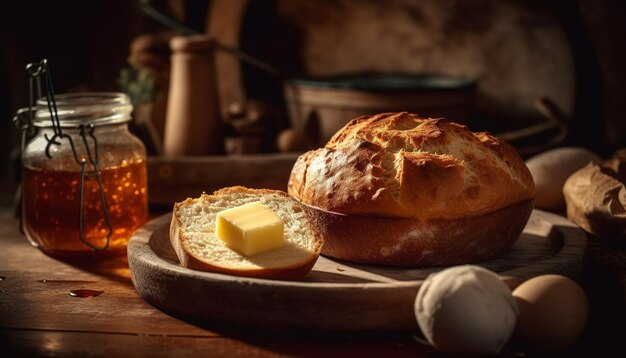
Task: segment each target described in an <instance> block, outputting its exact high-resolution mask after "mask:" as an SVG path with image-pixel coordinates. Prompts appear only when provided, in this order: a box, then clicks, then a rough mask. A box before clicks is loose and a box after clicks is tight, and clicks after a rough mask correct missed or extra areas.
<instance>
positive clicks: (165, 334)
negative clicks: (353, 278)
mask: <svg viewBox="0 0 626 358" xmlns="http://www.w3.org/2000/svg"><path fill="white" fill-rule="evenodd" d="M0 248H1V249H0V277H1V278H2V279H1V280H0V357H14V356H15V357H32V356H64V357H66V356H69V357H73V356H76V357H130V356H151V357H164V356H174V357H193V356H200V355H202V356H216V357H226V356H229V357H230V356H245V357H266V356H274V357H280V356H325V357H326V356H372V355H373V356H384V355H389V354H391V355H393V356H401V357H402V356H406V357H410V356H418V357H430V356H435V355H436V354H435V352H434V351H433V350H432V349H431V348H429V347H427V346H425V345H423V344H420V343H418V342H417V341H416V339H415V338H414V337H413V335H414V334H416V332H392V333H376V332H370V333H366V334H341V335H337V334H321V333H318V334H311V333H308V334H305V333H302V332H285V331H275V330H273V329H272V327H269V329H267V330H263V331H259V330H255V329H250V328H249V327H247V325H246V324H245V322H242V323H241V324H239V325H231V326H225V325H219V324H215V323H214V322H210V321H204V322H197V321H194V320H192V319H184V318H180V317H178V318H177V317H173V316H171V315H168V314H166V313H164V312H162V311H160V310H158V309H156V308H155V307H153V306H152V305H150V304H149V303H147V302H146V301H144V300H143V299H142V298H141V297H140V296H139V294H138V293H137V292H136V291H135V289H134V288H133V285H132V283H131V280H130V274H129V270H128V266H127V261H126V259H125V258H124V259H109V260H105V261H99V262H97V263H91V264H89V263H80V262H63V261H59V260H56V259H53V258H50V257H48V256H46V255H44V254H43V253H41V252H40V251H39V250H37V249H36V248H33V247H31V246H30V245H29V244H28V242H27V240H26V239H25V238H24V237H23V236H22V235H21V234H20V233H19V230H18V222H17V220H15V219H13V218H7V217H3V218H0ZM74 289H93V290H101V291H104V293H103V294H102V295H100V296H97V297H93V298H74V297H70V296H69V295H68V292H69V291H70V290H74Z"/></svg>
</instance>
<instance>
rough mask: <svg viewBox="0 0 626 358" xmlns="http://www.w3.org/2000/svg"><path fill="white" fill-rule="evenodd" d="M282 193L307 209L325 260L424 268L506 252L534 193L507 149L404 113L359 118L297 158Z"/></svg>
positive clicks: (488, 138) (482, 137)
mask: <svg viewBox="0 0 626 358" xmlns="http://www.w3.org/2000/svg"><path fill="white" fill-rule="evenodd" d="M289 194H290V195H291V196H293V197H294V198H296V199H298V200H299V201H300V202H302V203H304V204H306V205H305V210H306V211H307V213H308V214H309V216H310V217H311V219H312V221H313V223H314V225H315V226H316V227H317V230H318V231H319V232H320V233H321V234H322V236H323V237H324V240H325V244H324V247H323V249H322V253H323V254H325V255H328V256H332V257H336V258H339V259H344V260H349V261H354V262H361V263H373V264H387V265H395V266H424V265H428V266H431V265H450V264H461V263H471V262H477V261H480V260H485V259H488V258H491V257H494V256H496V255H498V254H500V253H501V252H502V251H504V250H506V249H507V248H508V247H510V246H511V245H512V244H513V243H514V242H515V240H517V238H518V237H519V235H520V233H521V232H522V230H523V228H524V226H525V224H526V222H527V221H528V218H529V216H530V213H531V212H532V209H533V202H534V195H535V189H534V184H533V179H532V176H531V174H530V172H529V170H528V168H527V167H526V165H525V164H524V161H523V160H522V159H521V158H520V156H519V155H518V154H517V152H516V151H515V149H514V148H513V147H511V146H510V145H508V144H507V143H505V142H503V141H501V140H499V139H498V138H496V137H493V136H492V135H490V134H489V133H486V132H479V133H473V132H471V131H470V130H469V129H468V128H467V127H466V126H464V125H460V124H456V123H452V122H449V121H447V120H445V119H430V118H429V119H424V118H420V117H419V116H417V115H414V114H409V113H406V112H402V113H383V114H378V115H374V116H362V117H359V118H356V119H354V120H352V121H351V122H349V123H348V124H346V125H345V126H344V127H343V128H342V129H340V130H339V131H338V132H337V133H336V134H335V135H334V136H333V137H332V138H331V139H330V141H329V142H328V143H327V144H326V146H325V147H324V148H321V149H317V150H313V151H309V152H307V153H304V154H303V155H301V156H300V157H299V158H298V160H297V161H296V163H295V165H294V167H293V170H292V172H291V176H290V179H289Z"/></svg>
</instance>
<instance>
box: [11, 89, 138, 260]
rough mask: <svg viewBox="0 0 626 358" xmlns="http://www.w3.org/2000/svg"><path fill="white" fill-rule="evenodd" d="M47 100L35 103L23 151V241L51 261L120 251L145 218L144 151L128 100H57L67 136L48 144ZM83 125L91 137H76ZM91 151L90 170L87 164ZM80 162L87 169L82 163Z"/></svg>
mask: <svg viewBox="0 0 626 358" xmlns="http://www.w3.org/2000/svg"><path fill="white" fill-rule="evenodd" d="M44 101H45V100H40V102H41V103H40V102H38V106H37V112H36V117H35V121H34V123H33V124H34V126H35V128H37V131H38V133H37V134H36V135H35V137H34V138H33V139H32V140H31V141H30V142H29V143H28V144H27V145H26V147H25V149H24V152H23V154H22V163H23V167H22V174H23V178H22V187H23V193H22V195H23V229H24V232H25V233H26V236H27V237H28V239H29V240H30V242H31V243H32V244H33V245H34V246H37V247H39V248H40V249H41V250H42V251H44V252H46V253H47V254H50V255H53V256H62V257H68V256H69V257H76V256H87V255H91V254H94V253H95V252H96V251H97V252H98V254H102V253H104V254H124V253H125V252H126V245H127V242H128V239H129V238H130V236H131V235H132V234H133V232H134V231H135V230H137V229H138V228H139V227H141V226H142V225H143V224H144V223H145V221H146V220H147V216H148V199H147V195H148V193H147V170H146V152H145V148H144V146H143V144H142V143H141V141H139V139H137V138H136V137H135V136H134V135H132V134H131V133H130V132H129V130H128V127H127V123H128V121H129V120H130V113H131V111H132V106H131V105H130V103H129V101H128V97H127V96H126V95H124V94H118V93H79V94H68V95H59V96H57V101H56V104H57V108H58V113H59V123H60V125H61V129H62V130H63V133H64V134H65V137H59V138H58V140H57V142H58V144H53V145H50V141H49V138H51V136H53V135H54V130H53V127H52V122H51V121H50V120H49V118H50V117H49V115H50V114H49V113H48V112H47V106H45V103H46V102H44ZM86 124H89V125H90V126H92V127H91V128H93V133H92V134H93V137H90V136H85V135H84V132H83V134H81V130H83V131H84V129H85V125H86ZM81 128H82V129H81ZM46 137H47V138H46ZM94 138H95V140H94ZM70 142H71V143H70ZM46 148H47V150H48V154H49V156H48V155H46ZM87 148H89V150H87ZM96 154H97V163H96V164H97V165H96V166H94V165H92V162H91V161H90V160H88V159H90V158H91V159H94V156H95V155H96ZM90 156H91V157H90ZM83 160H84V161H85V165H84V170H83V169H82V168H81V165H80V164H79V162H80V161H83ZM96 168H97V170H96ZM96 173H97V174H99V180H98V176H97V175H96ZM81 181H82V201H81ZM103 199H104V200H103ZM103 203H104V205H103ZM81 210H82V215H81ZM81 219H82V220H81ZM81 221H82V239H83V240H84V241H86V242H87V243H88V244H87V243H85V242H83V241H82V240H81V225H80V223H81Z"/></svg>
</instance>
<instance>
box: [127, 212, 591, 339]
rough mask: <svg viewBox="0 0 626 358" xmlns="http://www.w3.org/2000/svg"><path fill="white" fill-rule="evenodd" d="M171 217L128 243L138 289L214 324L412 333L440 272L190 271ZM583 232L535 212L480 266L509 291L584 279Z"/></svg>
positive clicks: (334, 266)
mask: <svg viewBox="0 0 626 358" xmlns="http://www.w3.org/2000/svg"><path fill="white" fill-rule="evenodd" d="M169 219H170V216H169V214H166V215H164V216H162V217H159V218H157V219H155V220H153V221H151V222H149V223H148V224H146V226H145V227H144V228H142V229H141V230H139V231H138V232H137V233H136V234H135V235H134V236H133V238H132V239H131V241H130V243H129V250H128V254H129V255H128V257H129V266H130V270H131V276H132V279H133V284H134V285H135V287H136V289H137V291H138V292H139V293H140V295H141V296H142V297H144V298H145V299H146V300H147V301H149V302H151V303H152V304H154V305H155V306H157V307H160V308H162V309H164V310H166V311H169V312H176V313H178V314H184V315H189V316H193V317H197V318H200V319H206V320H210V321H220V322H230V323H237V322H239V323H241V322H245V323H246V324H247V325H252V326H261V327H283V328H297V329H313V330H339V331H354V330H414V329H417V324H416V322H415V319H414V315H413V302H414V299H415V296H416V294H417V290H418V289H419V287H420V285H421V283H422V280H423V279H425V278H426V276H427V275H428V274H430V273H432V272H436V271H438V270H440V269H441V268H429V269H398V268H391V267H375V266H368V265H359V264H353V263H348V262H344V261H337V260H331V259H328V258H324V257H321V258H320V259H319V260H318V262H317V264H316V265H315V267H314V268H313V270H312V271H311V272H310V273H309V274H308V275H307V276H305V277H304V278H303V279H302V280H300V281H272V280H264V279H253V278H244V277H234V276H228V275H222V274H216V273H209V272H199V271H193V270H189V269H186V268H183V267H180V266H179V265H178V260H177V258H176V256H175V255H174V253H173V249H172V248H171V246H170V245H169V238H168V227H169ZM585 246H586V236H585V234H584V233H583V232H582V231H581V230H580V229H579V228H577V227H576V226H575V225H574V224H572V223H571V222H569V221H568V220H566V219H563V218H561V217H559V216H556V215H553V214H549V213H546V212H542V211H538V210H536V211H534V212H533V215H532V216H531V219H530V220H529V223H528V225H527V227H526V228H525V230H524V232H523V234H522V235H521V237H520V239H519V240H518V241H517V243H516V244H515V245H514V246H513V247H512V248H511V249H510V250H509V251H507V252H505V253H504V254H503V255H501V256H500V257H498V258H496V259H493V260H489V261H485V262H482V263H481V265H482V266H484V267H486V268H489V269H491V270H493V271H495V272H498V273H499V274H500V276H501V277H502V279H503V280H504V281H505V282H506V283H507V284H508V285H509V286H510V287H516V286H517V285H518V284H519V283H521V282H522V281H523V280H525V279H527V278H529V277H534V276H537V275H540V274H546V273H557V274H563V275H567V276H571V277H574V278H576V277H578V275H579V274H580V267H581V266H580V265H581V259H582V256H583V252H584V250H585Z"/></svg>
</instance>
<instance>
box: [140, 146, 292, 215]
mask: <svg viewBox="0 0 626 358" xmlns="http://www.w3.org/2000/svg"><path fill="white" fill-rule="evenodd" d="M298 155H299V154H298V153H281V154H255V155H236V156H235V155H233V156H197V157H173V158H167V157H150V158H149V159H148V177H149V178H150V180H149V181H148V196H149V201H150V203H151V204H162V205H172V203H174V202H176V201H182V200H185V199H186V198H188V197H194V198H195V197H197V196H199V195H200V193H202V192H207V193H212V192H213V191H215V190H218V189H221V188H225V187H229V186H233V185H242V186H247V187H249V188H266V189H278V190H283V191H287V181H288V180H289V174H290V173H291V168H292V167H293V163H295V161H296V159H297V158H298Z"/></svg>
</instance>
